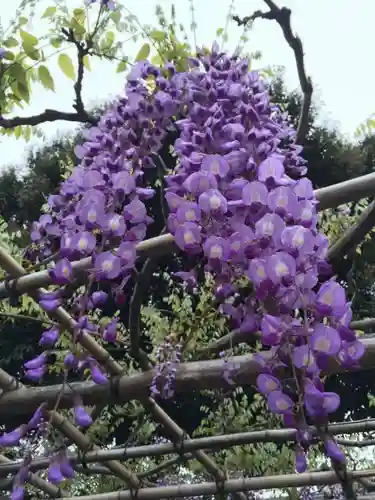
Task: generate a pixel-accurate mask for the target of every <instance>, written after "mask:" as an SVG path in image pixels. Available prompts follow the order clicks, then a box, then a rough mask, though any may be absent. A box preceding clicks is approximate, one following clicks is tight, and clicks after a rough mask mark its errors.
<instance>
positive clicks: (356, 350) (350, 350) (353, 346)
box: [343, 340, 365, 362]
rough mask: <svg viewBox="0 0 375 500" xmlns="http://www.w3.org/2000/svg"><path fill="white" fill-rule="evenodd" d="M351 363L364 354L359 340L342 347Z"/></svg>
mask: <svg viewBox="0 0 375 500" xmlns="http://www.w3.org/2000/svg"><path fill="white" fill-rule="evenodd" d="M343 347H344V349H345V350H346V353H347V355H348V357H349V358H350V360H351V361H353V362H357V361H359V360H360V359H361V358H362V356H363V355H364V353H365V346H364V344H363V342H361V341H360V340H355V341H354V342H345V343H344V345H343Z"/></svg>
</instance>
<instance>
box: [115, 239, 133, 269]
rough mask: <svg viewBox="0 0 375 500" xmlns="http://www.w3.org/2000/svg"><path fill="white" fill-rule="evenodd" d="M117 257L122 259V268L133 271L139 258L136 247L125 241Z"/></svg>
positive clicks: (117, 252) (117, 251) (118, 250)
mask: <svg viewBox="0 0 375 500" xmlns="http://www.w3.org/2000/svg"><path fill="white" fill-rule="evenodd" d="M115 255H116V256H117V257H119V258H120V261H121V266H122V268H124V269H132V268H133V267H134V264H135V261H136V258H137V251H136V246H135V244H134V243H131V242H130V241H125V242H123V243H121V245H120V246H119V247H118V249H117V250H116V252H115Z"/></svg>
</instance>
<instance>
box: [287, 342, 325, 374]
mask: <svg viewBox="0 0 375 500" xmlns="http://www.w3.org/2000/svg"><path fill="white" fill-rule="evenodd" d="M293 364H294V366H296V367H297V368H300V369H305V370H306V371H307V372H308V373H314V372H317V371H319V369H318V366H317V364H316V360H315V356H314V354H313V352H312V350H311V348H310V346H308V345H301V346H299V347H296V348H295V349H294V350H293Z"/></svg>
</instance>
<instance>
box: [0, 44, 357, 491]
mask: <svg viewBox="0 0 375 500" xmlns="http://www.w3.org/2000/svg"><path fill="white" fill-rule="evenodd" d="M150 79H152V80H153V85H152V86H151V87H152V88H151V87H150V85H149V84H148V83H149V81H150ZM176 127H177V129H178V130H179V131H180V137H179V138H178V139H177V140H176V142H175V144H174V150H175V153H176V154H177V158H178V162H177V165H176V168H175V170H174V172H173V174H171V175H167V176H166V177H165V181H166V184H167V187H166V190H165V197H166V200H167V203H168V206H169V209H170V214H169V217H168V229H169V231H170V232H171V233H172V234H173V235H174V237H175V241H176V243H177V245H178V246H179V247H180V249H182V250H183V251H185V252H186V253H187V254H191V255H201V256H202V257H203V258H204V259H205V262H206V269H207V271H209V272H210V273H211V274H212V275H213V277H214V280H215V289H214V293H215V296H216V298H217V299H218V301H219V302H220V308H221V311H222V312H223V314H226V315H228V316H229V317H230V318H231V321H232V323H233V324H235V325H236V326H237V327H238V328H241V329H242V330H243V331H246V332H247V333H248V334H249V336H251V335H254V336H255V335H260V340H261V343H262V345H263V346H264V347H265V348H266V349H268V350H269V351H270V356H268V357H267V360H266V358H264V357H261V356H258V360H259V364H260V372H261V373H260V375H259V376H258V379H257V387H258V389H259V391H260V392H261V393H262V394H264V396H265V397H266V398H267V401H268V406H269V409H270V411H272V412H273V413H276V414H280V415H282V416H283V418H284V423H285V425H286V426H293V427H295V428H297V430H298V443H297V447H296V468H297V470H298V471H300V472H301V471H303V470H305V469H306V468H307V459H306V455H305V452H306V451H307V449H308V447H309V445H310V443H311V436H310V434H309V432H308V428H307V423H308V419H310V421H314V422H316V423H318V424H321V423H324V422H325V421H326V419H327V416H328V415H329V414H330V413H332V412H334V411H335V410H336V409H337V408H338V406H339V403H340V401H339V396H338V395H337V394H333V393H329V392H325V390H324V387H323V385H322V383H321V380H320V374H321V372H322V370H324V369H325V368H326V367H327V365H328V363H329V362H330V360H332V359H333V360H335V361H336V362H338V363H340V364H341V365H343V366H344V367H352V366H355V365H356V364H357V363H358V361H359V359H360V358H361V356H362V354H363V351H364V349H363V345H362V344H361V343H360V342H359V340H358V339H357V338H356V336H355V334H354V332H353V331H351V330H350V327H349V325H350V321H351V309H350V303H348V302H347V301H346V297H345V291H344V288H343V287H342V286H341V285H340V284H339V283H337V282H336V281H335V279H333V278H332V277H330V274H329V273H330V268H329V265H328V264H327V262H326V256H327V248H328V241H327V239H326V238H325V237H324V236H323V235H321V234H319V232H318V229H317V201H316V199H315V198H314V192H313V188H312V185H311V182H310V181H309V180H308V179H307V178H306V177H304V175H305V174H306V171H307V168H306V165H305V161H304V160H303V159H302V157H301V156H300V153H301V151H302V148H301V147H299V146H298V145H296V144H295V140H294V137H295V132H294V131H293V129H292V128H291V126H290V124H289V122H288V119H287V117H286V116H285V115H283V114H282V113H281V112H280V111H279V109H278V108H277V107H275V106H273V105H272V104H271V103H270V100H269V95H268V92H267V88H266V87H265V84H264V83H263V82H262V80H261V78H260V76H259V75H258V74H257V73H256V72H254V71H249V61H248V60H246V59H240V58H239V57H238V56H233V57H229V56H227V55H226V54H224V53H221V52H220V51H219V48H218V46H217V44H214V45H213V47H212V51H211V52H210V54H208V53H207V51H202V52H199V53H198V56H197V57H196V58H191V60H190V69H189V71H187V72H184V73H179V72H177V71H176V69H175V68H174V66H173V64H170V63H168V64H166V65H165V66H164V67H163V68H157V67H155V66H153V65H151V64H149V63H148V62H146V61H144V62H141V63H138V64H137V65H136V66H134V68H133V69H132V71H131V73H130V74H129V76H128V81H127V86H126V97H125V98H121V99H119V100H118V101H117V102H116V103H115V104H114V105H113V106H112V107H111V108H110V109H109V110H108V111H107V112H106V113H105V114H104V115H103V117H102V118H101V120H100V121H99V123H98V125H97V126H96V127H93V128H91V129H90V130H89V131H88V132H87V134H86V142H85V143H84V144H83V145H80V146H77V147H76V150H75V153H76V156H77V158H78V159H79V161H80V164H79V165H78V166H77V167H76V168H75V170H74V171H73V173H72V175H71V176H70V178H69V179H68V180H66V181H65V182H63V184H62V185H61V189H60V192H59V194H56V195H51V196H50V197H49V200H48V205H49V208H50V212H49V213H47V214H44V215H42V216H41V217H40V219H39V221H38V222H36V223H34V225H33V228H32V233H31V237H32V240H33V242H34V245H33V250H32V252H31V253H32V254H33V255H34V257H35V258H39V259H42V258H45V257H48V256H50V255H52V254H54V253H57V254H58V257H59V258H58V260H57V262H56V265H55V267H54V268H53V269H52V270H51V271H50V272H51V277H52V279H53V282H54V283H55V284H56V285H59V286H64V285H66V284H69V283H71V282H72V280H73V272H72V264H71V263H72V261H74V260H77V259H80V258H82V257H90V258H91V261H92V268H91V270H90V272H89V276H88V281H87V283H86V285H85V290H84V292H83V294H81V295H79V296H78V297H77V298H76V299H75V301H74V304H73V309H72V315H73V317H74V320H75V325H76V327H75V337H74V339H73V340H74V341H73V343H72V350H71V352H70V353H69V354H67V356H66V358H65V361H64V365H65V368H66V370H67V371H70V370H82V369H87V368H88V369H89V370H90V372H91V376H92V379H93V380H94V381H95V382H96V383H98V384H100V383H106V381H107V377H106V374H105V373H104V372H103V370H102V369H101V367H100V366H99V364H98V363H97V362H96V361H95V360H94V359H93V358H91V357H90V356H88V355H87V354H85V353H84V352H83V351H81V350H80V349H79V348H78V344H77V340H79V337H80V335H82V334H83V333H85V334H89V335H100V336H102V338H103V339H104V340H105V341H109V342H115V341H116V337H117V320H116V319H114V320H113V321H112V322H111V323H110V324H109V325H106V327H105V328H100V327H99V326H97V325H96V324H94V322H93V321H92V317H91V312H92V311H93V310H95V309H98V308H101V307H102V306H103V305H104V304H105V302H106V300H107V298H108V295H107V293H104V292H102V291H97V288H96V283H98V282H101V281H104V280H106V281H108V282H109V283H110V284H111V292H112V293H113V295H114V297H115V298H116V300H117V301H118V302H119V303H121V301H122V300H123V294H124V292H123V289H124V286H125V284H126V283H127V282H128V280H129V279H130V278H131V276H132V272H133V269H134V266H135V263H136V244H137V243H138V242H140V241H142V240H143V239H144V238H145V237H146V232H147V227H148V225H149V224H151V223H152V222H153V220H152V218H151V217H150V216H148V214H147V209H146V205H145V201H146V200H147V199H149V198H151V197H152V196H153V195H154V190H153V189H152V188H151V187H150V186H148V185H147V183H146V181H145V176H144V170H145V169H148V168H153V167H154V166H155V163H154V160H155V156H157V154H158V151H159V150H160V148H161V146H162V144H163V141H164V139H165V137H166V134H167V133H168V131H169V130H172V129H173V130H175V129H176ZM179 276H180V277H181V278H183V279H185V280H186V281H187V282H188V284H189V283H192V282H193V283H195V277H194V273H193V272H191V273H190V272H181V273H179ZM244 278H246V279H247V281H248V283H250V284H251V287H250V290H251V291H250V292H249V293H248V294H246V295H245V296H244V295H243V293H241V287H240V285H239V283H240V282H241V280H243V279H244ZM62 302H63V299H62V294H61V288H60V289H57V290H55V291H53V292H46V293H41V294H40V297H39V303H40V305H41V307H42V308H43V309H44V310H45V311H54V310H55V309H56V308H57V307H59V305H61V304H62ZM259 332H260V333H259ZM60 335H61V331H60V329H59V328H58V327H53V328H51V329H49V330H47V331H45V332H43V334H42V338H41V340H40V344H41V345H42V346H44V347H45V349H46V351H45V352H44V353H42V354H41V355H40V356H38V357H37V358H35V359H34V360H31V361H29V362H28V363H27V364H26V365H25V368H26V376H27V377H28V378H29V379H31V380H33V381H36V380H39V379H40V378H41V377H42V376H43V375H44V374H45V373H46V370H47V366H46V365H47V362H48V359H49V358H48V349H49V348H52V347H53V346H54V345H55V343H56V342H57V340H58V339H59V337H60ZM158 354H159V357H160V360H159V361H160V368H159V370H158V371H157V373H156V376H155V378H154V381H153V391H154V392H155V391H159V392H161V393H164V395H166V396H171V394H172V393H173V376H174V372H175V364H176V363H178V362H179V360H180V354H179V346H172V344H171V343H170V342H169V343H168V340H167V342H166V344H165V345H163V346H161V347H160V349H159V353H158ZM280 368H285V369H290V370H291V372H292V374H293V377H294V379H295V389H293V390H292V389H289V388H285V386H284V385H283V382H282V380H280V379H279V378H278V373H279V369H280ZM227 372H228V367H226V369H225V373H224V374H223V376H224V377H226V378H228V373H227ZM161 378H163V380H164V382H160V379H161ZM230 380H231V381H232V380H234V381H235V376H234V375H233V373H231V374H230ZM160 384H161V387H162V390H160ZM163 384H164V385H163ZM41 412H42V410H41ZM42 413H43V412H42ZM74 413H75V420H76V423H77V425H81V426H87V425H90V423H91V422H90V417H89V416H88V415H87V414H86V412H85V410H84V409H83V407H82V405H81V403H80V401H78V400H77V402H76V406H75V412H74ZM34 417H35V416H34ZM34 417H33V418H34ZM28 425H30V423H29V424H28ZM28 428H29V427H28V426H25V427H22V428H20V429H19V430H16V431H13V432H12V433H9V434H5V435H4V436H3V437H2V438H0V445H4V446H5V445H14V444H17V442H18V441H19V439H22V438H24V437H25V436H26V435H27V432H28ZM14 433H16V435H14ZM9 436H13V437H14V436H15V437H17V439H18V441H17V439H15V438H14V439H13V437H12V438H10V437H9ZM324 444H325V448H326V452H327V454H328V455H329V456H331V457H333V458H335V459H337V460H341V461H344V460H345V457H344V455H343V453H342V452H341V450H340V449H339V448H338V446H337V445H336V443H335V442H334V440H332V439H327V440H326V441H325V443H324ZM64 457H65V455H64V454H63V453H62V452H61V451H60V452H59V453H58V454H57V455H56V456H55V457H54V458H53V459H52V462H51V468H50V474H49V479H50V480H51V481H52V482H55V483H59V482H60V480H62V479H63V478H64V477H65V478H66V477H69V474H70V472H71V469H70V468H69V464H68V462H67V460H66V459H65V458H64ZM21 483H22V482H20V484H18V485H17V488H21V489H22V484H23V483H22V484H21ZM18 491H19V490H18ZM13 498H21V497H17V496H14V497H13Z"/></svg>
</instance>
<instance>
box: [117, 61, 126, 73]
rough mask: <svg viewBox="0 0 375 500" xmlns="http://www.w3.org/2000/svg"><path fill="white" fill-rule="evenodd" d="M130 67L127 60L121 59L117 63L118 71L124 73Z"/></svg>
mask: <svg viewBox="0 0 375 500" xmlns="http://www.w3.org/2000/svg"><path fill="white" fill-rule="evenodd" d="M127 67H128V63H127V61H120V62H119V63H118V65H117V69H116V73H122V72H123V71H125V70H126V68H127Z"/></svg>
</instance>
